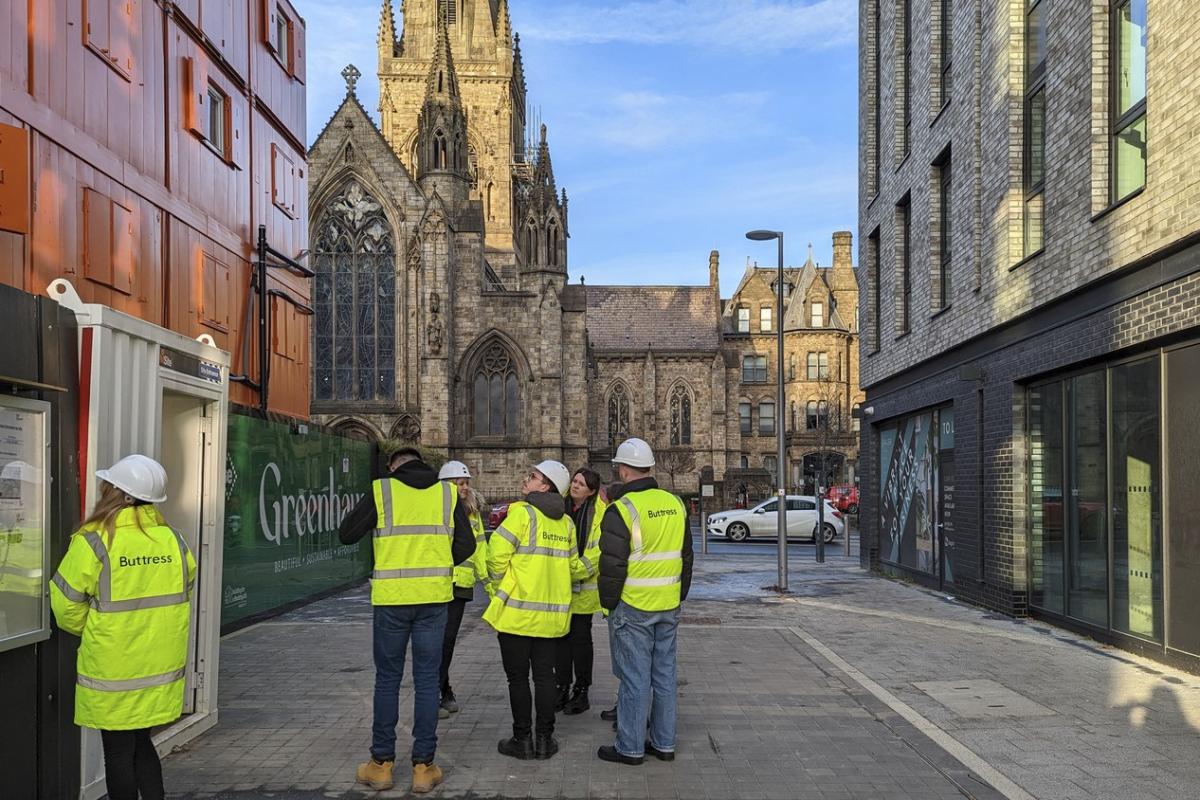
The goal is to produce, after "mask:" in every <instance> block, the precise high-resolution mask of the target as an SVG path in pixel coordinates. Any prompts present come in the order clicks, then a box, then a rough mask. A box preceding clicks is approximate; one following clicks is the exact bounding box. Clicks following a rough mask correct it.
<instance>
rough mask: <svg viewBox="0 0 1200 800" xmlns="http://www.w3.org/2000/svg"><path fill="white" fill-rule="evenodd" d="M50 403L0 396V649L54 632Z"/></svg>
mask: <svg viewBox="0 0 1200 800" xmlns="http://www.w3.org/2000/svg"><path fill="white" fill-rule="evenodd" d="M49 426H50V404H49V403H46V402H43V401H41V400H26V399H24V398H19V397H0V652H2V651H5V650H12V649H13V648H16V647H21V646H23V645H26V644H29V643H30V642H36V641H41V640H43V639H47V638H49V636H50V611H49V597H48V595H47V593H46V588H47V587H46V580H47V578H48V573H47V569H48V563H47V562H48V558H49V535H48V531H47V530H46V526H47V525H48V524H49V518H50V515H49V491H48V490H49V471H48V463H47V453H48V451H47V447H48V442H49V430H50V427H49Z"/></svg>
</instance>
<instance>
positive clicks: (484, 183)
mask: <svg viewBox="0 0 1200 800" xmlns="http://www.w3.org/2000/svg"><path fill="white" fill-rule="evenodd" d="M392 3H393V0H383V8H382V11H381V13H380V24H379V37H378V45H379V89H380V101H379V102H380V108H379V111H380V118H381V121H382V126H381V128H382V132H383V135H384V138H385V139H386V140H387V142H388V144H389V145H391V147H392V149H393V150H394V151H395V152H396V154H397V155H398V156H399V157H400V160H401V161H402V162H403V163H404V165H405V166H406V167H407V168H408V169H409V171H410V172H411V173H412V174H413V175H416V174H417V173H418V172H419V171H420V169H421V168H420V166H419V162H420V157H419V150H420V147H419V145H418V135H419V133H420V132H421V128H420V125H421V122H420V120H421V116H422V110H423V108H424V107H425V102H426V94H427V92H426V88H427V84H428V77H429V75H430V70H431V64H432V62H433V60H434V58H435V56H436V55H437V52H438V49H439V47H440V46H441V42H442V39H443V35H442V34H441V33H440V32H439V29H440V25H444V27H445V35H444V38H445V41H447V42H448V43H449V60H450V61H451V62H452V63H453V65H454V70H455V74H456V78H457V89H458V93H459V97H458V100H459V105H460V107H461V110H462V113H463V115H464V116H465V118H466V127H465V130H464V143H465V147H466V150H465V156H466V164H465V169H464V172H465V174H466V179H467V188H468V192H469V196H470V198H471V199H474V200H478V201H480V203H481V204H482V207H483V221H484V227H485V231H486V236H485V245H486V248H487V251H488V255H487V258H488V262H489V263H490V264H491V265H492V266H493V267H495V268H496V270H497V272H499V273H501V274H502V275H509V274H513V272H514V271H515V268H516V264H517V261H518V256H517V253H516V251H517V248H518V228H519V225H518V223H517V220H518V213H517V204H518V202H519V201H520V199H521V195H522V194H523V191H524V189H523V187H522V186H521V183H522V182H523V181H527V180H529V179H531V177H532V164H531V163H530V159H529V158H528V156H527V153H526V144H525V137H526V130H525V124H526V122H525V103H526V97H525V77H524V69H523V67H522V64H521V55H520V43H519V41H518V39H517V37H516V35H515V34H514V33H513V31H512V23H511V20H510V18H509V11H508V0H403V2H402V3H401V5H400V12H401V21H400V30H399V31H397V26H396V21H395V16H394V11H393V5H392ZM439 20H441V21H442V22H441V23H439Z"/></svg>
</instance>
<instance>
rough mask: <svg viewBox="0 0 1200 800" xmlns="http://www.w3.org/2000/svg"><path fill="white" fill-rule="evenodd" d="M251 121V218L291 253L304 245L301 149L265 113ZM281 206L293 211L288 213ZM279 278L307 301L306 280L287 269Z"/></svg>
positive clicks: (305, 221)
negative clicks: (288, 271) (252, 149)
mask: <svg viewBox="0 0 1200 800" xmlns="http://www.w3.org/2000/svg"><path fill="white" fill-rule="evenodd" d="M253 125H254V137H253V141H254V159H253V167H252V168H253V170H254V218H255V219H256V220H258V221H260V222H261V223H262V224H264V225H266V226H267V241H269V242H270V243H271V245H272V246H273V247H274V248H275V249H277V250H279V251H280V252H281V253H285V254H287V255H289V256H292V257H295V256H297V255H299V254H300V253H301V252H302V251H303V250H305V249H306V248H307V247H308V213H307V209H308V181H307V174H308V172H307V168H306V166H305V164H304V153H303V152H301V151H299V150H297V149H296V148H295V147H294V146H292V144H291V143H290V142H289V141H288V139H287V138H285V137H284V136H283V135H282V133H281V132H280V131H279V130H278V129H276V128H275V126H273V125H272V124H271V123H270V121H269V120H268V119H266V118H265V117H263V116H261V115H260V116H256V117H255V118H254V121H253ZM285 159H286V161H285ZM287 162H290V164H291V167H290V168H289V167H288V166H287ZM277 187H278V188H277ZM281 203H282V204H283V205H280V204H281ZM285 207H288V208H294V209H295V211H294V212H290V213H289V212H287V211H285V210H284V208H285ZM293 214H294V216H293ZM281 280H283V281H285V282H287V283H288V285H289V286H291V287H292V289H291V291H292V293H293V294H295V295H296V296H297V297H299V298H301V299H302V300H303V301H304V302H306V303H307V302H308V299H309V297H310V294H309V292H310V291H311V289H310V287H309V281H308V280H306V279H302V278H299V277H298V276H293V275H291V274H287V273H284V274H283V275H282V277H281Z"/></svg>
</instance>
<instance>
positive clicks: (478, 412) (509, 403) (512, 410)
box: [471, 342, 521, 436]
mask: <svg viewBox="0 0 1200 800" xmlns="http://www.w3.org/2000/svg"><path fill="white" fill-rule="evenodd" d="M471 423H472V424H471V435H472V436H516V435H518V434H519V433H520V429H521V385H520V381H519V380H518V378H517V368H516V364H515V362H514V360H513V357H512V354H511V353H509V351H508V348H506V347H505V346H504V345H503V344H501V343H499V342H494V343H492V344H490V345H488V347H487V348H486V349H485V350H484V351H483V355H482V356H481V357H480V358H479V362H478V363H477V364H476V366H475V369H474V371H473V375H472V379H471Z"/></svg>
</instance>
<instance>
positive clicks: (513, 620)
mask: <svg viewBox="0 0 1200 800" xmlns="http://www.w3.org/2000/svg"><path fill="white" fill-rule="evenodd" d="M488 572H489V573H490V577H491V579H492V581H493V582H494V585H495V590H496V593H495V594H494V595H493V596H492V600H491V603H489V604H488V608H487V611H485V612H484V614H483V618H484V620H485V621H486V622H487V623H488V624H489V625H491V626H492V627H493V628H495V629H496V631H498V632H499V633H513V634H518V635H520V636H536V637H539V638H546V639H553V638H557V637H560V636H565V635H566V634H567V631H569V630H570V628H571V582H572V581H575V580H585V579H587V578H590V577H591V576H592V575H594V574H595V572H596V568H595V567H594V566H593V565H592V562H589V561H585V560H583V559H582V558H581V557H580V556H579V550H578V545H577V544H576V540H575V523H573V522H571V518H570V517H568V516H565V515H564V516H563V517H561V518H560V519H551V518H550V517H548V516H546V515H545V514H544V513H542V512H541V511H540V510H539V509H537V508H535V507H534V506H533V505H531V504H530V503H527V502H519V503H513V504H512V506H511V507H510V508H509V510H508V516H507V517H506V518H505V520H504V524H503V525H501V526H500V527H499V528H497V529H496V530H495V531H493V532H492V540H491V542H490V543H489V547H488Z"/></svg>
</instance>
